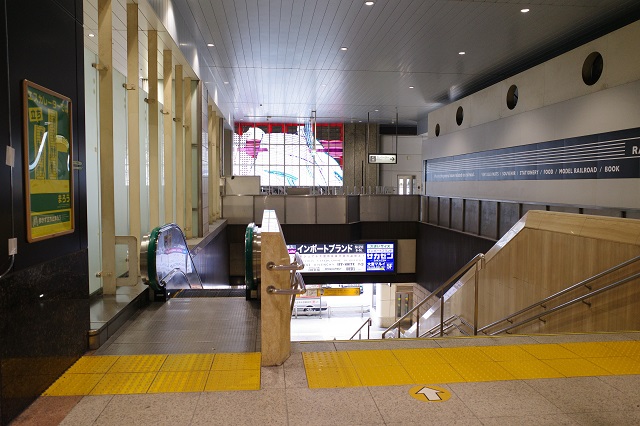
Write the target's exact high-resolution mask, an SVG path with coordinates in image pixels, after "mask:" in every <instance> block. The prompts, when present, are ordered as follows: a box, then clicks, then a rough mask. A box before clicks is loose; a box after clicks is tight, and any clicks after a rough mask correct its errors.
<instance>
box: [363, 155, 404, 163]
mask: <svg viewBox="0 0 640 426" xmlns="http://www.w3.org/2000/svg"><path fill="white" fill-rule="evenodd" d="M397 162H398V156H397V155H396V154H369V163H370V164H396V163H397Z"/></svg>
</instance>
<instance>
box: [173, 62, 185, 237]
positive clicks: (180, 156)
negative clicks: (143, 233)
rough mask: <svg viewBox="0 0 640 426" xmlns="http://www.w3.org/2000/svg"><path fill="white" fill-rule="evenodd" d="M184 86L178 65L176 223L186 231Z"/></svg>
mask: <svg viewBox="0 0 640 426" xmlns="http://www.w3.org/2000/svg"><path fill="white" fill-rule="evenodd" d="M183 85H184V82H183V81H182V65H176V89H175V91H176V107H175V113H174V114H175V118H174V119H173V121H175V123H176V223H177V224H178V226H179V227H180V229H182V230H184V226H185V225H184V214H185V212H184V189H185V185H184V182H185V179H184V143H183V140H184V138H183V135H184V129H183V128H182V117H183V113H182V110H183V104H184V96H183V90H182V89H183Z"/></svg>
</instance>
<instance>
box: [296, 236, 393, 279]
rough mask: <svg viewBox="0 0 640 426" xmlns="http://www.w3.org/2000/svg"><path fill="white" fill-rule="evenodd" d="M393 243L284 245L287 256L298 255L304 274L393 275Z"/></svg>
mask: <svg viewBox="0 0 640 426" xmlns="http://www.w3.org/2000/svg"><path fill="white" fill-rule="evenodd" d="M395 246H396V245H395V243H394V242H374V243H346V244H345V243H335V244H333V243H313V244H294V245H287V249H288V251H289V255H290V256H292V258H293V255H294V254H296V253H298V254H299V255H300V258H301V259H302V261H303V262H304V269H303V270H302V271H301V272H302V273H303V274H305V273H362V272H364V273H367V272H371V273H393V272H395V271H396V250H395Z"/></svg>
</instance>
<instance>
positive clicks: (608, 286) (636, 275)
mask: <svg viewBox="0 0 640 426" xmlns="http://www.w3.org/2000/svg"><path fill="white" fill-rule="evenodd" d="M636 278H640V272H638V273H636V274H633V275H631V276H628V277H627V278H623V279H621V280H619V281H616V282H615V283H613V284H609V285H607V286H605V287H602V288H600V289H598V290H594V291H592V292H590V293H589V294H585V295H584V296H580V297H577V298H575V299H573V300H570V301H568V302H565V303H563V304H561V305H558V306H556V307H555V308H551V309H549V310H548V311H546V312H542V313H540V314H538V315H534V316H532V317H530V318H527V319H525V320H522V321H520V322H517V323H514V324H511V325H510V326H508V327H505V328H503V329H501V330H498V331H496V332H493V333H490V336H494V335H496V334H499V333H504V332H506V331H509V330H511V329H512V328H516V327H520V326H521V325H524V324H526V323H528V322H531V321H533V320H536V319H539V318H542V317H543V316H546V315H549V314H552V313H554V312H556V311H559V310H561V309H564V308H566V307H568V306H571V305H573V304H575V303H578V302H582V301H583V300H585V299H589V298H590V297H593V296H597V295H598V294H600V293H604V292H605V291H608V290H611V289H613V288H616V287H618V286H620V285H622V284H626V283H628V282H629V281H633V280H635V279H636Z"/></svg>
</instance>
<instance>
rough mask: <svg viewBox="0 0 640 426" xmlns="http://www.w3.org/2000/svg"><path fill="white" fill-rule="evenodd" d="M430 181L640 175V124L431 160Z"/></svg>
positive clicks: (427, 173)
mask: <svg viewBox="0 0 640 426" xmlns="http://www.w3.org/2000/svg"><path fill="white" fill-rule="evenodd" d="M425 174H426V176H425V180H426V181H427V182H452V181H498V180H558V179H621V178H638V177H640V129H638V128H636V129H629V130H620V131H616V132H609V133H601V134H596V135H588V136H581V137H577V138H570V139H560V140H556V141H549V142H541V143H534V144H529V145H523V146H514V147H511V148H502V149H494V150H490V151H482V152H475V153H471V154H462V155H456V156H453V157H442V158H434V159H432V160H427V161H426V167H425Z"/></svg>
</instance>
